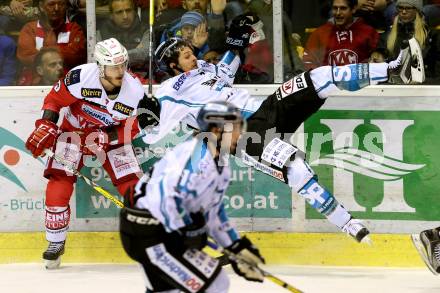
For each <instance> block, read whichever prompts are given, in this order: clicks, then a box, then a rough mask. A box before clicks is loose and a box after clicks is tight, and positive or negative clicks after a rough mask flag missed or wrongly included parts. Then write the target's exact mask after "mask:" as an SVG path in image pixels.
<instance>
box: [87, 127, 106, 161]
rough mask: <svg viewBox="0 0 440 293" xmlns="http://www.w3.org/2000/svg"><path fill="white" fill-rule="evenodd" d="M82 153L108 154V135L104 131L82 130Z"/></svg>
mask: <svg viewBox="0 0 440 293" xmlns="http://www.w3.org/2000/svg"><path fill="white" fill-rule="evenodd" d="M80 136H81V152H82V153H83V154H84V155H97V154H99V153H101V152H106V151H107V149H108V147H109V141H108V135H107V133H106V132H105V131H103V130H102V129H96V128H88V129H83V130H81V134H80Z"/></svg>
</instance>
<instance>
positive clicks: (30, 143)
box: [26, 119, 58, 158]
mask: <svg viewBox="0 0 440 293" xmlns="http://www.w3.org/2000/svg"><path fill="white" fill-rule="evenodd" d="M57 137H58V126H57V125H56V124H55V123H53V122H52V121H49V120H47V119H38V120H37V121H35V130H34V131H33V132H32V133H31V135H30V136H29V138H28V139H27V141H26V148H27V149H28V150H29V151H30V152H31V153H32V155H33V156H34V157H35V158H36V157H39V156H41V155H43V156H44V153H43V152H44V150H45V149H51V148H52V147H53V146H54V144H55V141H56V139H57Z"/></svg>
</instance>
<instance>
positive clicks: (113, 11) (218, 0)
mask: <svg viewBox="0 0 440 293" xmlns="http://www.w3.org/2000/svg"><path fill="white" fill-rule="evenodd" d="M155 3H156V4H155V8H156V11H155V25H154V39H153V44H154V46H155V47H157V46H158V45H159V44H160V42H162V41H164V40H166V39H168V38H170V37H181V38H183V39H185V40H187V41H188V42H190V43H191V44H192V45H193V47H194V51H195V53H196V56H197V58H198V59H203V60H206V61H208V62H212V63H217V62H218V61H219V60H220V59H221V57H222V55H223V53H224V52H225V50H226V46H225V42H226V37H227V34H228V29H229V27H230V25H231V21H232V19H234V18H235V17H236V16H237V15H240V14H243V13H249V14H251V15H253V17H254V18H255V26H256V29H257V30H262V32H263V33H264V39H261V40H260V41H258V42H256V43H255V44H253V45H252V46H250V47H249V48H247V49H246V51H245V52H244V54H243V56H241V57H242V66H241V68H240V69H239V72H238V74H237V79H236V81H237V82H238V83H273V82H274V57H273V56H274V42H275V41H276V42H279V41H280V40H274V37H273V23H274V22H273V6H274V4H273V0H155ZM95 5H96V40H97V41H100V40H103V39H107V38H110V37H114V38H116V39H118V40H119V41H120V42H121V43H122V44H123V45H124V46H125V47H126V48H127V50H128V54H129V67H130V70H131V71H132V72H133V73H134V74H136V75H137V76H139V78H140V79H141V81H143V82H144V83H146V82H147V81H148V79H149V78H150V77H149V76H148V64H149V60H148V58H149V57H148V46H149V44H150V39H149V38H150V32H149V26H148V9H149V0H96V1H95ZM85 9H86V1H85V0H0V85H50V84H53V83H54V82H55V81H57V79H59V78H60V77H62V76H63V74H65V73H66V72H67V71H68V70H69V69H71V68H73V67H75V66H77V65H79V64H82V63H85V62H86V59H87V58H86V55H87V54H86V40H87V38H86V34H87V31H86V29H87V26H86V16H85V15H86V14H85V11H86V10H85ZM310 11H311V12H310ZM309 12H310V13H309ZM439 32H440V1H439V0H430V1H429V0H327V1H320V0H309V1H300V0H294V1H287V0H284V1H283V12H282V40H281V41H282V53H283V60H284V62H283V72H284V77H283V78H284V79H285V80H287V79H288V78H291V77H292V76H293V75H295V74H297V73H299V72H301V71H303V70H308V69H313V68H316V67H318V66H322V65H345V64H349V63H358V62H384V61H385V62H386V61H388V60H391V59H394V58H395V57H396V56H397V54H398V52H399V50H400V48H401V47H402V46H404V44H405V40H407V39H409V38H411V37H415V38H416V39H417V40H418V42H419V43H420V45H421V48H422V50H423V56H424V63H425V71H426V77H427V79H426V83H428V84H440V37H439ZM89 39H90V38H89ZM153 61H154V62H153V64H154V66H155V68H154V76H152V77H151V78H152V79H153V80H154V82H161V81H163V80H164V79H166V78H167V75H166V74H164V73H163V72H161V67H160V64H156V62H155V60H153ZM390 82H398V81H390Z"/></svg>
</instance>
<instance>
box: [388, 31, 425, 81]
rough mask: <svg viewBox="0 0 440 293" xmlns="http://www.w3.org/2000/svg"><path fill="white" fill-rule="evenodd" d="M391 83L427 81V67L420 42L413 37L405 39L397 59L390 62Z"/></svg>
mask: <svg viewBox="0 0 440 293" xmlns="http://www.w3.org/2000/svg"><path fill="white" fill-rule="evenodd" d="M388 69H389V73H388V74H389V79H388V81H389V82H390V83H394V84H417V83H423V82H424V81H425V67H424V64H423V55H422V50H421V48H420V45H419V43H418V42H417V40H416V39H414V38H411V39H410V40H409V41H404V43H403V48H402V49H401V50H400V53H399V56H398V57H397V59H396V60H393V61H391V62H390V63H388Z"/></svg>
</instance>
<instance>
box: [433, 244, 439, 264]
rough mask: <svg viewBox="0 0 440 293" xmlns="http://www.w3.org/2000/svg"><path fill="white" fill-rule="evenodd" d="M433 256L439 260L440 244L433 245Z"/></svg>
mask: <svg viewBox="0 0 440 293" xmlns="http://www.w3.org/2000/svg"><path fill="white" fill-rule="evenodd" d="M434 257H435V258H436V260H437V261H438V262H440V245H436V246H435V247H434Z"/></svg>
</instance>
